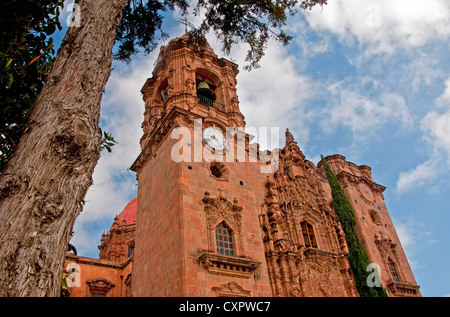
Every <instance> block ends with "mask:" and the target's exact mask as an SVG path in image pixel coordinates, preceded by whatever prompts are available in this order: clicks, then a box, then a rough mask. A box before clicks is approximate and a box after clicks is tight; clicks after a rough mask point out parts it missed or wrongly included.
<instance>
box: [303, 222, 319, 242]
mask: <svg viewBox="0 0 450 317" xmlns="http://www.w3.org/2000/svg"><path fill="white" fill-rule="evenodd" d="M300 226H301V228H302V235H303V240H304V241H305V246H306V247H307V248H317V240H316V236H315V234H314V228H313V226H312V225H311V224H310V223H309V222H307V221H303V222H301V223H300Z"/></svg>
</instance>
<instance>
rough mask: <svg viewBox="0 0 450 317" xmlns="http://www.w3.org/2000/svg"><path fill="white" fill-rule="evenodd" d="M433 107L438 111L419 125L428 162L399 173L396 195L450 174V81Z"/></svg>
mask: <svg viewBox="0 0 450 317" xmlns="http://www.w3.org/2000/svg"><path fill="white" fill-rule="evenodd" d="M435 104H436V108H437V109H435V110H432V111H430V112H428V114H427V115H426V116H425V117H424V118H423V119H422V121H421V130H422V131H423V133H424V136H423V140H424V141H425V144H427V146H428V148H429V159H428V160H427V161H425V162H423V163H421V164H419V165H418V166H416V167H415V168H413V169H411V170H409V171H407V172H402V173H400V176H399V179H398V181H397V190H398V191H399V192H405V191H407V190H409V189H411V188H413V187H419V186H423V185H426V184H429V183H430V182H431V181H434V180H435V179H436V178H437V177H438V176H440V175H442V173H446V172H448V171H450V78H449V79H447V81H446V87H445V89H444V91H443V93H442V95H441V96H440V97H439V98H437V99H436V102H435Z"/></svg>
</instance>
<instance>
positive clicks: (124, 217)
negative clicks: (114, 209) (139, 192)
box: [117, 198, 137, 226]
mask: <svg viewBox="0 0 450 317" xmlns="http://www.w3.org/2000/svg"><path fill="white" fill-rule="evenodd" d="M136 209H137V198H133V199H132V200H130V202H129V203H128V204H127V205H126V206H125V209H124V210H123V211H122V212H121V213H120V215H119V216H117V223H118V224H119V225H121V226H122V225H132V224H135V223H136Z"/></svg>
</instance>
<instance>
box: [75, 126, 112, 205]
mask: <svg viewBox="0 0 450 317" xmlns="http://www.w3.org/2000/svg"><path fill="white" fill-rule="evenodd" d="M116 144H117V141H116V140H114V138H113V136H112V135H111V134H109V133H108V132H103V142H102V145H101V149H105V150H107V151H108V152H109V153H111V147H113V146H114V145H116ZM83 205H84V204H83Z"/></svg>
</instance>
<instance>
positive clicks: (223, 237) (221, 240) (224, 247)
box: [216, 222, 234, 256]
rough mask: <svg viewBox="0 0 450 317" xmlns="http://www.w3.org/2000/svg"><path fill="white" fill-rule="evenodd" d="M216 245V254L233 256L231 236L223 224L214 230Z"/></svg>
mask: <svg viewBox="0 0 450 317" xmlns="http://www.w3.org/2000/svg"><path fill="white" fill-rule="evenodd" d="M216 243H217V253H218V254H222V255H229V256H234V246H233V235H232V232H231V230H230V229H229V228H228V227H227V226H226V225H225V224H224V223H223V222H222V223H220V224H219V225H218V226H217V228H216Z"/></svg>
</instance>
